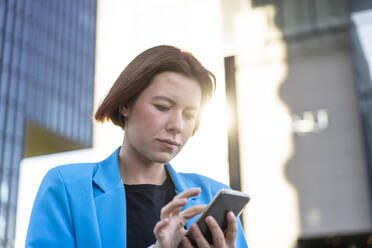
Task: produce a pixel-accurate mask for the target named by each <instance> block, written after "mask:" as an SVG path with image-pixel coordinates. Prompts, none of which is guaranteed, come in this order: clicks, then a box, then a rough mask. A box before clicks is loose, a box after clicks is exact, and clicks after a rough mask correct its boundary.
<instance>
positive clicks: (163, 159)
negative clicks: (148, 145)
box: [152, 154, 174, 164]
mask: <svg viewBox="0 0 372 248" xmlns="http://www.w3.org/2000/svg"><path fill="white" fill-rule="evenodd" d="M173 158H174V155H171V154H161V155H158V156H154V157H153V159H152V160H153V161H155V162H157V163H162V164H166V163H169V161H171V160H172V159H173Z"/></svg>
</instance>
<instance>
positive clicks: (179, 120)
mask: <svg viewBox="0 0 372 248" xmlns="http://www.w3.org/2000/svg"><path fill="white" fill-rule="evenodd" d="M183 121H184V120H183V116H182V112H181V111H175V112H174V113H172V114H171V115H170V116H169V120H168V123H167V131H170V132H175V133H181V132H182V131H183V128H184V123H183Z"/></svg>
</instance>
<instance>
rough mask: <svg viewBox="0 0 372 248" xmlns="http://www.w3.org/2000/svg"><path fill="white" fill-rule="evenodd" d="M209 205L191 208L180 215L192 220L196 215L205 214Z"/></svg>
mask: <svg viewBox="0 0 372 248" xmlns="http://www.w3.org/2000/svg"><path fill="white" fill-rule="evenodd" d="M206 207H207V205H196V206H192V207H189V208H188V209H185V210H183V211H181V212H180V215H181V216H182V217H183V218H184V219H186V220H188V219H191V218H192V217H194V216H195V215H197V214H200V213H201V212H203V211H204V210H205V209H206Z"/></svg>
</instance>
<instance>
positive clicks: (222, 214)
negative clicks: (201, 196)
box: [179, 189, 250, 247]
mask: <svg viewBox="0 0 372 248" xmlns="http://www.w3.org/2000/svg"><path fill="white" fill-rule="evenodd" d="M249 200H250V198H249V196H248V195H247V194H244V193H242V192H240V191H235V190H230V189H221V190H220V191H219V192H218V193H217V195H216V196H215V197H214V198H213V199H212V201H211V202H210V203H209V204H208V206H207V208H206V209H205V210H204V212H203V213H202V214H201V215H200V217H199V218H198V220H197V221H196V223H197V225H198V226H199V228H200V231H201V232H202V233H203V235H204V237H205V239H206V240H207V241H208V242H209V243H210V244H213V238H212V235H211V232H210V231H209V229H208V226H207V224H206V223H205V218H206V217H207V216H209V215H211V216H213V218H214V219H215V220H216V221H217V223H218V224H219V226H220V227H221V230H222V231H225V229H226V228H227V220H226V214H227V212H229V211H232V212H233V213H234V215H235V216H236V217H238V216H239V215H240V214H241V213H242V211H243V209H244V207H245V206H246V205H247V203H248V202H249ZM186 236H187V237H188V239H189V240H190V242H191V244H192V245H193V246H195V247H197V245H196V242H195V240H194V238H193V237H192V233H191V231H190V230H189V231H187V233H186ZM179 247H183V245H182V242H181V244H180V246H179Z"/></svg>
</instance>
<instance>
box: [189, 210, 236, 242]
mask: <svg viewBox="0 0 372 248" xmlns="http://www.w3.org/2000/svg"><path fill="white" fill-rule="evenodd" d="M226 218H227V229H226V231H225V233H223V232H222V230H221V228H220V226H219V225H218V223H217V221H216V220H215V219H214V218H213V217H212V216H208V217H207V218H205V222H206V224H207V226H208V228H209V230H210V231H211V234H212V239H213V245H210V244H209V243H208V241H207V240H206V239H205V238H204V236H203V234H202V233H201V231H200V229H199V227H198V225H196V224H192V225H191V227H190V228H191V232H192V236H193V237H194V240H195V242H196V243H197V245H198V247H199V248H207V247H214V248H233V247H235V239H236V234H237V232H238V226H237V224H236V218H235V216H234V214H233V213H232V212H231V211H230V212H228V213H227V215H226ZM182 243H183V246H184V248H192V247H193V246H192V245H191V243H190V241H189V240H188V238H187V237H186V236H184V237H183V239H182Z"/></svg>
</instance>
